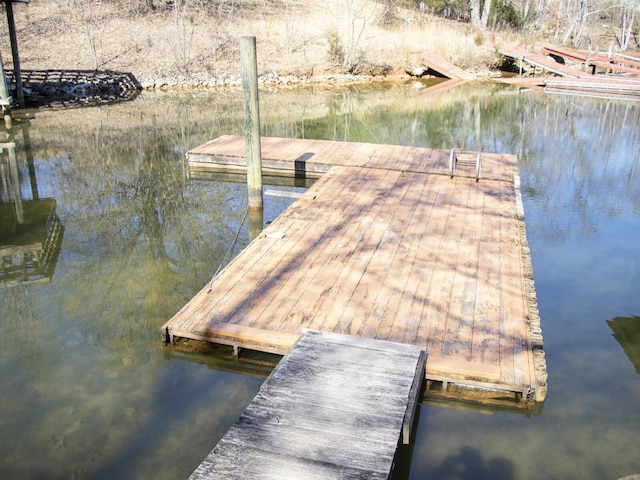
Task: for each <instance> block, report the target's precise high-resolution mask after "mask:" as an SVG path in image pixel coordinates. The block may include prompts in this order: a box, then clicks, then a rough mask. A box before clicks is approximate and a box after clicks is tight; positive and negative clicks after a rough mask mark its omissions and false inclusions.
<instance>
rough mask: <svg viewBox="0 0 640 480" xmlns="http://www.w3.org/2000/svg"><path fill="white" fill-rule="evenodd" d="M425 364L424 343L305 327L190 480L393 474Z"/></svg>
mask: <svg viewBox="0 0 640 480" xmlns="http://www.w3.org/2000/svg"><path fill="white" fill-rule="evenodd" d="M425 362H426V354H425V352H424V350H423V349H420V348H418V347H414V346H410V345H402V344H396V343H391V342H385V341H379V340H370V339H364V338H358V337H352V336H344V335H336V334H332V333H324V332H318V331H307V332H305V333H304V336H303V337H302V338H301V339H300V340H299V341H298V342H297V343H296V345H295V346H294V348H293V349H292V350H291V352H290V353H289V354H288V355H287V356H285V357H284V359H283V360H282V361H281V362H280V363H279V364H278V366H277V367H276V369H275V370H274V371H273V373H272V374H271V375H270V376H269V378H268V379H267V380H266V381H265V383H264V384H263V385H262V387H261V388H260V391H259V392H258V394H257V395H256V397H255V398H254V399H253V401H252V402H251V404H250V405H249V406H248V407H247V409H246V410H245V411H244V413H243V414H242V415H241V416H240V418H239V419H238V420H237V421H236V422H235V424H234V425H233V426H232V427H231V428H230V429H229V431H228V432H227V433H226V434H225V435H224V437H223V438H222V439H221V440H220V442H218V444H217V445H216V446H215V448H214V449H213V450H212V451H211V453H210V454H209V455H208V456H207V458H206V459H205V460H204V461H203V462H202V463H201V464H200V466H198V468H196V470H195V471H194V472H193V474H192V475H191V479H192V480H205V479H206V480H214V479H221V480H222V479H224V480H232V479H238V480H245V479H249V478H251V479H267V478H274V479H275V478H277V479H295V480H300V479H323V480H325V479H364V478H366V479H387V478H389V477H390V475H391V472H392V470H393V465H394V458H395V453H396V449H397V446H398V443H399V440H400V437H402V440H403V442H404V443H408V438H409V432H410V429H411V426H412V423H413V416H414V412H415V407H416V405H417V401H418V397H419V395H420V383H421V382H422V379H423V377H424V367H425Z"/></svg>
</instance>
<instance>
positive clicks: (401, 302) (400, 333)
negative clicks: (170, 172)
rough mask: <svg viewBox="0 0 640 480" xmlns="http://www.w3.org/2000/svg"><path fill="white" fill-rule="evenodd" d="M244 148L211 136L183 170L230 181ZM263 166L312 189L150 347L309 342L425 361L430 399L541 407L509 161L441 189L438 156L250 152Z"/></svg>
mask: <svg viewBox="0 0 640 480" xmlns="http://www.w3.org/2000/svg"><path fill="white" fill-rule="evenodd" d="M244 148H245V147H244V138H243V137H235V136H224V137H220V138H218V139H216V140H213V141H211V142H209V143H207V144H205V145H203V146H201V147H198V148H195V149H193V150H191V151H190V152H189V154H188V157H189V162H190V166H191V168H196V169H216V168H218V169H223V170H226V169H229V168H231V169H232V170H234V169H238V168H241V167H242V163H243V156H244ZM262 155H263V167H264V168H267V169H275V170H280V171H282V172H285V173H286V174H288V175H291V176H298V175H305V174H306V172H311V173H312V174H313V175H316V176H317V175H321V178H320V179H319V180H318V181H317V182H316V183H315V184H314V185H313V186H312V187H311V188H310V189H309V191H308V193H309V195H308V198H307V199H304V200H298V201H296V202H295V203H294V204H293V205H292V206H290V207H289V208H288V209H287V210H286V211H285V212H283V213H282V214H281V215H280V216H279V217H278V218H277V219H276V220H275V221H274V222H273V223H271V224H270V225H269V226H268V227H267V228H266V229H265V230H264V231H263V233H262V234H261V235H260V236H259V237H258V238H256V239H255V240H254V241H253V242H251V244H249V245H248V246H247V247H246V248H245V249H244V250H243V251H242V252H241V253H240V254H239V255H238V256H237V257H236V258H235V259H234V260H233V261H232V262H231V263H230V264H229V265H228V266H227V267H226V268H224V269H223V270H222V271H221V272H220V274H219V275H218V276H217V277H215V278H213V279H212V280H211V282H209V283H208V284H207V285H205V286H204V288H203V289H202V290H201V291H200V292H199V293H198V294H197V295H196V296H195V297H194V298H193V299H192V300H191V301H190V302H189V303H188V304H187V305H185V306H184V307H183V308H182V309H181V310H180V311H179V312H178V313H177V314H176V315H175V316H174V317H173V318H172V319H171V320H169V321H168V322H167V323H166V324H165V325H164V326H163V327H162V328H163V336H164V338H165V341H167V342H173V341H174V340H175V339H177V338H179V337H182V338H190V339H196V340H202V341H206V342H212V343H218V344H222V345H230V346H232V347H234V349H251V350H258V351H264V352H271V353H277V354H282V355H284V354H286V353H287V352H288V351H289V350H290V349H291V347H292V346H293V345H294V343H295V342H296V341H297V339H298V337H299V336H300V334H301V332H302V330H303V329H304V328H311V329H315V330H322V331H327V332H333V333H338V334H346V335H354V336H358V337H364V338H371V339H380V340H386V341H390V342H396V343H405V344H409V345H416V346H418V347H420V348H424V349H426V350H427V351H428V352H429V363H428V365H427V368H426V379H427V380H428V385H430V386H434V387H436V389H437V390H438V391H439V392H440V393H442V394H443V395H446V393H447V391H448V390H447V387H448V386H449V385H451V384H454V385H456V388H455V389H453V390H455V391H456V395H458V394H459V393H458V392H459V390H460V389H459V388H458V387H459V386H463V387H465V389H466V390H468V391H469V392H478V391H483V392H484V391H487V390H488V391H492V392H497V395H495V397H496V398H501V399H504V398H505V397H509V396H510V395H511V396H512V397H513V398H515V399H516V401H518V399H519V402H520V403H519V405H524V406H526V405H530V404H531V403H530V402H534V401H542V400H543V399H544V397H545V393H546V376H547V374H546V365H545V360H544V351H543V348H542V347H543V345H542V333H541V329H540V318H539V313H538V309H537V302H536V297H535V289H534V284H533V271H532V268H531V262H530V257H529V250H528V248H527V239H526V232H525V226H524V211H523V208H522V202H521V198H520V191H519V180H518V177H517V168H516V158H515V157H514V156H511V155H503V154H489V153H482V170H481V173H480V179H479V181H476V169H475V168H473V167H470V168H468V169H467V168H462V167H459V168H458V169H456V175H455V176H454V177H452V176H451V174H450V170H449V162H450V151H449V150H435V149H428V148H418V147H409V146H393V145H374V144H366V143H349V142H332V141H324V140H300V139H284V138H269V137H264V138H262ZM468 387H470V388H468ZM450 390H452V389H450ZM472 397H473V395H472ZM473 398H475V397H473ZM483 401H484V400H483ZM489 401H490V402H491V400H489Z"/></svg>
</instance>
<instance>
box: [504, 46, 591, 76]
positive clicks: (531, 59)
mask: <svg viewBox="0 0 640 480" xmlns="http://www.w3.org/2000/svg"><path fill="white" fill-rule="evenodd" d="M496 52H498V53H499V54H500V55H503V56H505V57H508V58H512V59H514V60H516V61H517V62H518V64H519V66H520V69H521V70H522V68H523V64H524V63H527V64H529V65H531V66H533V67H534V68H540V69H542V70H544V71H547V72H551V73H553V74H555V75H559V76H561V77H569V78H579V77H583V76H585V75H587V74H586V73H585V72H581V71H580V70H578V69H576V68H571V67H568V66H566V65H563V64H561V63H558V62H556V61H555V60H554V59H553V58H551V57H549V56H547V55H539V54H537V53H531V52H527V51H524V50H521V49H519V48H516V47H501V48H497V49H496Z"/></svg>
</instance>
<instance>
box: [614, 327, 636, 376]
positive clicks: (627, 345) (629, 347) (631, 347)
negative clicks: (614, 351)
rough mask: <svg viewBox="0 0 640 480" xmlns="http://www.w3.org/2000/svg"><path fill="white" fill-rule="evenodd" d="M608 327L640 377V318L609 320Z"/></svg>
mask: <svg viewBox="0 0 640 480" xmlns="http://www.w3.org/2000/svg"><path fill="white" fill-rule="evenodd" d="M607 325H609V328H610V329H611V330H612V331H613V336H614V338H615V339H616V340H617V341H618V343H619V344H620V346H621V347H622V349H623V350H624V353H625V354H626V355H627V357H629V361H630V362H631V363H632V364H633V366H634V367H635V369H636V373H637V374H638V375H640V317H637V316H633V317H616V318H614V319H613V320H607Z"/></svg>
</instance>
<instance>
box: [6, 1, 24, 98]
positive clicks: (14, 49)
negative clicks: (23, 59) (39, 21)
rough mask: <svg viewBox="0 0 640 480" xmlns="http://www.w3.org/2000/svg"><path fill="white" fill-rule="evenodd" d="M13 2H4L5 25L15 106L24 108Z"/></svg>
mask: <svg viewBox="0 0 640 480" xmlns="http://www.w3.org/2000/svg"><path fill="white" fill-rule="evenodd" d="M12 1H13V0H5V2H4V4H5V7H6V8H7V24H8V26H9V40H10V42H11V55H12V57H13V76H14V78H15V79H16V104H17V105H18V106H19V107H24V90H23V88H22V75H21V73H20V55H19V54H18V37H17V35H16V23H15V21H14V19H13V3H12Z"/></svg>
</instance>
